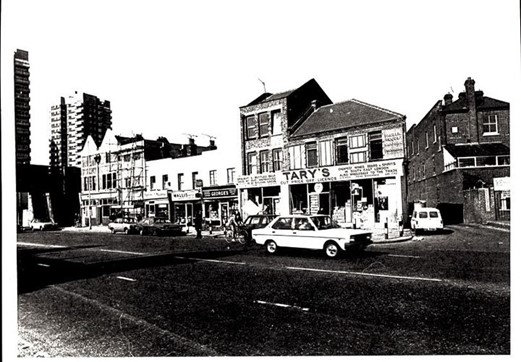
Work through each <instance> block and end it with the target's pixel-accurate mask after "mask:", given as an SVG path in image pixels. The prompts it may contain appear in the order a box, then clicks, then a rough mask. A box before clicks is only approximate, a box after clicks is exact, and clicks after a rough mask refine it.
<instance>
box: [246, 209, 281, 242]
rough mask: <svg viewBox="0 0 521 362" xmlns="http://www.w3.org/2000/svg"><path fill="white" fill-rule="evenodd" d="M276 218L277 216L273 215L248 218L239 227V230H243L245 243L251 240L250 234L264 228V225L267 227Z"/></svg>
mask: <svg viewBox="0 0 521 362" xmlns="http://www.w3.org/2000/svg"><path fill="white" fill-rule="evenodd" d="M276 217H277V215H273V214H264V215H250V216H248V217H247V218H246V220H244V222H243V223H242V225H241V226H240V228H241V230H243V231H244V233H245V237H246V241H250V240H251V239H252V237H251V232H252V231H253V230H255V229H260V228H263V227H266V225H268V224H269V223H270V222H271V221H273V219H275V218H276Z"/></svg>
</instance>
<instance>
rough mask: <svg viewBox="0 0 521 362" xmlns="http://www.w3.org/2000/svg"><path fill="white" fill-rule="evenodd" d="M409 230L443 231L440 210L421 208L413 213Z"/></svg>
mask: <svg viewBox="0 0 521 362" xmlns="http://www.w3.org/2000/svg"><path fill="white" fill-rule="evenodd" d="M411 229H412V230H414V231H418V230H427V231H436V230H443V219H442V218H441V213H440V210H438V209H435V208H433V207H422V208H418V209H416V210H414V211H413V213H412V218H411Z"/></svg>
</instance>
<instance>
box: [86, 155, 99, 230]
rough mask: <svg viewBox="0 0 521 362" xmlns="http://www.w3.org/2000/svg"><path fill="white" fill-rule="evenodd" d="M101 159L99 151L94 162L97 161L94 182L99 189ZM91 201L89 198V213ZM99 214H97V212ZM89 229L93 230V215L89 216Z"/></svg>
mask: <svg viewBox="0 0 521 362" xmlns="http://www.w3.org/2000/svg"><path fill="white" fill-rule="evenodd" d="M100 161H101V156H100V154H99V153H98V154H97V155H95V156H94V162H96V182H95V183H94V184H95V185H93V186H95V187H96V188H97V190H99V163H100ZM89 198H90V192H89ZM90 203H91V201H90V200H89V214H90V208H91V207H92V205H90ZM96 215H97V214H96ZM89 229H90V230H92V219H91V217H90V216H89Z"/></svg>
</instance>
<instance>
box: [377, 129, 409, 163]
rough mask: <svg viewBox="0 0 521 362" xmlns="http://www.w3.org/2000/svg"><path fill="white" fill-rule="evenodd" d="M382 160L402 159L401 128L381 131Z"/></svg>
mask: <svg viewBox="0 0 521 362" xmlns="http://www.w3.org/2000/svg"><path fill="white" fill-rule="evenodd" d="M382 148H383V153H384V158H399V157H404V146H403V132H402V129H401V128H392V129H384V130H382Z"/></svg>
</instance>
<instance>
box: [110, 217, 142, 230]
mask: <svg viewBox="0 0 521 362" xmlns="http://www.w3.org/2000/svg"><path fill="white" fill-rule="evenodd" d="M108 227H109V230H110V231H111V232H112V234H115V233H118V232H120V233H125V234H137V233H138V229H137V223H136V220H135V219H133V218H117V219H116V220H114V221H112V222H110V223H109V225H108Z"/></svg>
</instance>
